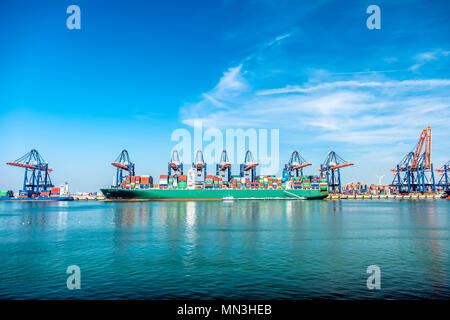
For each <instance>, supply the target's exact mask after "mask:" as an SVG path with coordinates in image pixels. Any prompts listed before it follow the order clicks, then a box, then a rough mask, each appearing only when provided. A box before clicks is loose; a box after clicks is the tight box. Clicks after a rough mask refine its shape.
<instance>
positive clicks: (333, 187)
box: [319, 151, 354, 193]
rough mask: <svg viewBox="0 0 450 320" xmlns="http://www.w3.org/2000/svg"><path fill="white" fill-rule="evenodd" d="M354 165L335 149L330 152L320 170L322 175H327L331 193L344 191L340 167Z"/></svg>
mask: <svg viewBox="0 0 450 320" xmlns="http://www.w3.org/2000/svg"><path fill="white" fill-rule="evenodd" d="M353 165H354V164H353V163H351V162H347V161H345V160H344V159H342V158H341V157H340V156H338V155H337V154H336V152H334V151H330V152H329V153H328V155H327V157H326V159H325V161H324V162H323V163H322V164H321V165H320V169H319V172H320V176H321V177H324V176H326V177H327V181H328V190H329V192H330V193H342V189H341V171H340V169H341V168H345V167H349V166H353Z"/></svg>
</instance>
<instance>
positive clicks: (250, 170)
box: [240, 150, 259, 182]
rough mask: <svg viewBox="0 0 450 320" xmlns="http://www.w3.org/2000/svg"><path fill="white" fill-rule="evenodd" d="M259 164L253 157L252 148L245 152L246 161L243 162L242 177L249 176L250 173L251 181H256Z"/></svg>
mask: <svg viewBox="0 0 450 320" xmlns="http://www.w3.org/2000/svg"><path fill="white" fill-rule="evenodd" d="M258 165H259V163H258V162H256V161H255V160H254V158H253V154H252V152H251V151H250V150H247V152H246V153H245V158H244V163H241V174H240V175H241V177H245V176H248V175H249V174H250V182H255V181H256V167H257V166H258Z"/></svg>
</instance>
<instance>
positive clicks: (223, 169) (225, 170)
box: [216, 150, 231, 183]
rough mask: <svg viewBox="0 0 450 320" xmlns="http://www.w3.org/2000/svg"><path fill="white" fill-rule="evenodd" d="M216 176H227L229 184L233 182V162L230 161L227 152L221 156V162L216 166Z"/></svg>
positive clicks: (224, 151)
mask: <svg viewBox="0 0 450 320" xmlns="http://www.w3.org/2000/svg"><path fill="white" fill-rule="evenodd" d="M216 175H218V176H219V175H221V176H223V177H224V176H225V175H226V176H227V183H230V182H231V162H230V160H229V159H228V155H227V151H226V150H223V151H222V153H221V154H220V162H219V163H218V164H217V165H216Z"/></svg>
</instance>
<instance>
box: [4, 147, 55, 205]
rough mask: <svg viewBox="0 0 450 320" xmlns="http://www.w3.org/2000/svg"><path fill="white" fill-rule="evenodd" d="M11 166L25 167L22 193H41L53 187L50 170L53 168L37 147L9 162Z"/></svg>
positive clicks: (28, 194) (29, 194)
mask: <svg viewBox="0 0 450 320" xmlns="http://www.w3.org/2000/svg"><path fill="white" fill-rule="evenodd" d="M6 164H7V165H9V166H13V167H20V168H25V175H24V178H23V188H22V190H21V193H27V196H29V197H30V196H31V195H32V194H39V193H40V192H42V191H47V190H48V189H49V188H51V187H53V184H52V181H51V179H50V172H51V171H52V168H50V167H49V166H48V163H47V162H45V160H44V159H43V158H42V156H41V155H40V154H39V152H38V151H37V150H35V149H33V150H31V151H30V152H28V153H27V154H25V155H24V156H22V157H20V158H19V159H17V160H16V161H13V162H7V163H6Z"/></svg>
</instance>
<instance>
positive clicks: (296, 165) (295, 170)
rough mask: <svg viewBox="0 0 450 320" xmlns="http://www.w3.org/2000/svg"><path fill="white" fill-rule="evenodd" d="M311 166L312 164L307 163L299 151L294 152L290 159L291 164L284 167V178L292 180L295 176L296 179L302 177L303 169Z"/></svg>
mask: <svg viewBox="0 0 450 320" xmlns="http://www.w3.org/2000/svg"><path fill="white" fill-rule="evenodd" d="M311 165H312V163H309V162H306V160H305V159H303V157H302V156H301V155H300V154H299V153H298V151H294V152H292V154H291V157H290V158H289V162H288V163H286V165H285V166H284V170H283V177H284V178H286V179H290V178H291V177H292V176H293V175H295V177H298V176H302V175H303V168H305V167H308V166H311Z"/></svg>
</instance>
